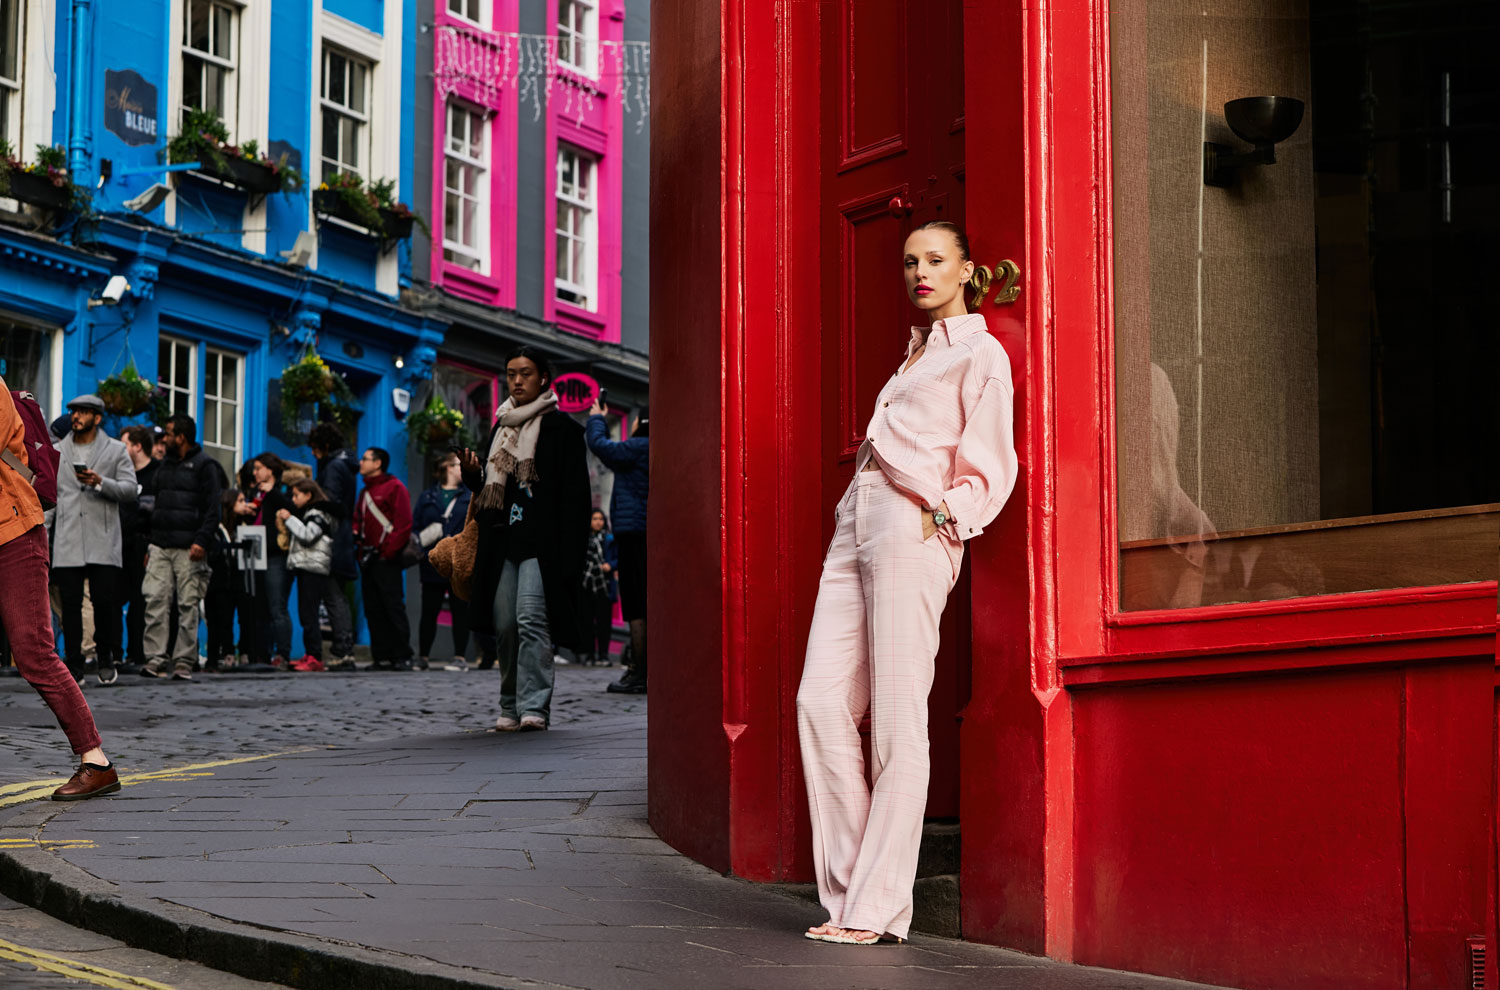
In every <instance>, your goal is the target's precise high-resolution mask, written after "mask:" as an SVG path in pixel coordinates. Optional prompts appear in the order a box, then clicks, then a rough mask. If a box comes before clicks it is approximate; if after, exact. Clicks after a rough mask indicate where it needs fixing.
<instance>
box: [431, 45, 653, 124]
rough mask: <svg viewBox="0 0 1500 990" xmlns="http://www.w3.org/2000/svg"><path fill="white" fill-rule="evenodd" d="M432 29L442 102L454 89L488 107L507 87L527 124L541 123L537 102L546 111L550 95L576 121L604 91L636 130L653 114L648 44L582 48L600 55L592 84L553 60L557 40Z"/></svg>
mask: <svg viewBox="0 0 1500 990" xmlns="http://www.w3.org/2000/svg"><path fill="white" fill-rule="evenodd" d="M433 27H434V28H435V30H436V44H435V46H434V48H435V53H434V58H433V62H434V70H433V79H434V81H435V82H436V84H437V87H438V91H439V93H440V94H441V95H442V96H443V98H444V99H446V98H447V97H448V96H450V95H452V94H453V93H454V92H455V91H457V90H458V89H459V88H460V87H472V88H473V90H474V91H475V95H476V96H477V97H478V98H479V99H480V100H481V101H483V102H484V103H486V104H489V105H491V106H494V105H495V104H498V103H499V101H500V96H501V94H502V93H503V92H504V91H505V90H506V89H507V88H513V89H515V90H516V91H517V94H516V95H517V100H518V102H519V103H520V104H522V105H524V104H525V103H526V102H527V101H528V100H529V101H530V103H531V112H532V119H533V120H540V119H541V115H542V104H543V103H546V104H548V105H549V106H550V105H551V104H552V100H553V98H554V94H556V95H557V97H558V98H559V99H561V100H562V101H563V102H562V107H561V109H562V112H563V113H564V114H568V115H572V116H573V117H574V118H575V119H576V120H577V121H578V122H579V123H582V122H583V120H584V117H585V116H586V115H587V114H588V113H590V112H591V111H592V110H593V109H594V106H595V96H596V95H604V94H605V93H609V94H610V95H612V96H613V97H614V98H615V99H618V100H619V101H620V108H621V110H623V111H624V113H625V114H626V115H631V114H633V115H634V116H635V129H636V131H637V132H639V131H641V130H642V129H643V128H644V127H645V126H646V121H647V119H649V117H650V115H651V42H649V41H600V40H597V39H593V40H589V41H587V42H584V44H587V45H590V46H593V47H595V48H596V49H597V52H598V59H599V74H598V77H597V78H591V77H589V76H587V75H586V74H584V73H582V72H580V71H579V70H578V69H576V68H574V67H573V66H570V65H568V64H567V63H565V62H563V61H562V60H561V59H559V57H558V44H559V42H558V37H557V35H555V34H525V33H522V32H519V31H485V30H481V29H479V28H465V27H461V26H459V25H456V24H437V25H433ZM574 43H575V44H577V43H578V42H577V41H576V40H574Z"/></svg>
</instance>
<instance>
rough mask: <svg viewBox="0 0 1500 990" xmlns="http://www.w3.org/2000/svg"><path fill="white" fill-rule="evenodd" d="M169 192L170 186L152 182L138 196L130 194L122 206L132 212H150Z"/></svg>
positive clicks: (170, 190) (163, 200)
mask: <svg viewBox="0 0 1500 990" xmlns="http://www.w3.org/2000/svg"><path fill="white" fill-rule="evenodd" d="M171 194H172V187H171V186H165V185H162V184H161V183H160V182H153V183H151V185H150V186H148V187H147V188H146V191H145V192H143V193H141V194H140V195H139V196H132V197H131V198H130V199H127V200H126V201H125V203H124V206H125V209H127V210H129V211H131V212H132V213H150V212H151V211H152V210H154V209H156V208H157V207H158V206H160V205H161V204H162V203H164V202H165V201H166V198H167V197H168V196H170V195H171Z"/></svg>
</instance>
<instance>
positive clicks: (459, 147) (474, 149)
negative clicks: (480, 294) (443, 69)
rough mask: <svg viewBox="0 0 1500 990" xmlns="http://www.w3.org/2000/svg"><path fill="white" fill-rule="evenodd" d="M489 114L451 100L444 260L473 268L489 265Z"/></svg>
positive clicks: (446, 163)
mask: <svg viewBox="0 0 1500 990" xmlns="http://www.w3.org/2000/svg"><path fill="white" fill-rule="evenodd" d="M486 130H487V128H486V127H485V115H484V112H483V111H480V110H474V109H472V108H470V107H468V106H465V105H464V104H461V103H449V104H448V142H447V145H446V146H445V150H444V164H445V171H444V179H443V260H445V261H450V262H452V263H453V264H456V265H462V266H463V267H464V268H468V269H471V270H473V271H477V272H482V271H483V270H484V269H485V260H486V255H487V254H488V253H489V251H488V248H489V234H488V232H487V231H486V226H487V225H486V223H485V220H486V219H487V218H488V216H489V206H488V203H489V170H488V165H487V162H488V159H489V153H488V148H487V142H486V140H485V132H486Z"/></svg>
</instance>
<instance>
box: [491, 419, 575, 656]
mask: <svg viewBox="0 0 1500 990" xmlns="http://www.w3.org/2000/svg"><path fill="white" fill-rule="evenodd" d="M497 429H499V424H498V423H497V424H496V425H495V426H493V427H491V428H490V435H489V439H488V440H487V441H486V442H485V445H484V447H483V448H481V449H480V451H479V455H480V458H481V461H482V460H483V458H484V457H485V455H486V454H488V452H489V450H490V447H491V446H492V445H493V444H494V442H495V431H496V430H497ZM536 474H537V481H536V485H535V490H536V500H535V502H534V505H535V507H536V511H537V513H538V518H537V539H538V542H539V543H540V545H541V547H542V551H541V553H539V554H538V555H537V563H538V564H540V565H541V569H542V587H543V590H544V591H545V593H546V596H547V621H548V625H550V626H551V627H552V643H553V645H554V646H566V647H568V648H569V649H572V648H573V647H575V646H576V645H577V642H578V618H577V613H578V585H579V582H580V581H581V580H582V578H583V566H584V558H585V555H586V553H587V551H588V533H589V527H588V521H589V510H590V509H591V508H592V507H593V497H592V495H591V494H590V492H589V469H588V462H587V459H586V458H585V447H584V443H583V427H581V426H579V425H578V424H577V423H575V422H574V421H573V419H572V417H570V416H568V415H567V414H566V413H560V412H557V411H556V410H553V411H552V412H549V413H546V414H545V415H543V417H542V428H541V435H540V436H539V437H538V438H537V444H536ZM464 483H465V484H466V485H468V486H469V489H470V490H471V491H473V492H475V493H476V494H477V493H478V492H479V491H480V490H481V489H483V487H484V475H483V473H482V472H481V473H478V474H472V473H469V472H465V474H464ZM475 521H476V522H477V523H478V525H479V550H478V554H477V555H476V557H475V561H474V577H473V580H472V582H471V585H470V598H469V601H470V604H471V605H472V607H471V608H470V609H469V628H470V629H471V630H473V631H475V632H482V633H494V632H495V619H494V612H495V610H494V608H493V604H494V601H495V591H496V589H497V588H498V587H499V585H500V572H501V571H502V570H503V569H504V568H505V538H506V533H507V529H508V527H507V519H506V514H505V511H504V510H503V509H481V510H479V512H478V514H477V515H476V516H475Z"/></svg>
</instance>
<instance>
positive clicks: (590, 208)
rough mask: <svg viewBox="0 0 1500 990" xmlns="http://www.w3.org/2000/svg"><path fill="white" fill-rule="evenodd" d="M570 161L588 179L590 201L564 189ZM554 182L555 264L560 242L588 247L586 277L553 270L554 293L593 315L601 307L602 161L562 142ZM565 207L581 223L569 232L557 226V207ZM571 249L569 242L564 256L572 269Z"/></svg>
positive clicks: (585, 184)
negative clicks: (600, 197)
mask: <svg viewBox="0 0 1500 990" xmlns="http://www.w3.org/2000/svg"><path fill="white" fill-rule="evenodd" d="M570 158H571V159H572V163H573V167H574V168H575V169H577V170H578V171H577V174H579V175H581V176H586V178H587V180H588V181H587V182H586V183H583V184H582V185H584V187H585V188H587V189H588V191H589V198H587V199H585V198H582V197H580V196H578V195H577V194H576V193H575V194H569V193H567V192H565V191H564V189H563V185H564V183H563V174H564V168H565V161H566V160H567V159H570ZM554 181H555V183H556V185H555V188H554V190H553V195H554V197H555V202H554V203H553V214H552V236H553V239H554V241H553V250H554V253H553V258H554V263H555V259H556V257H557V252H556V247H557V244H558V243H560V242H561V241H562V240H567V241H569V242H572V241H575V240H580V241H583V242H584V244H585V247H586V250H585V251H584V267H585V268H586V269H587V270H586V271H584V272H583V273H582V276H583V277H582V278H581V279H579V278H577V276H578V275H579V274H580V273H578V272H574V271H570V272H568V275H571V276H574V277H572V278H568V277H564V274H563V272H562V271H561V270H558V271H554V272H553V292H554V294H556V297H557V299H558V301H559V302H563V303H566V304H568V305H569V306H577V307H578V308H579V309H584V310H589V311H591V312H592V311H595V310H597V309H598V308H599V299H598V285H599V159H598V158H597V157H596V156H594V155H592V154H590V153H589V152H587V151H584V150H583V149H581V148H576V147H574V146H573V145H569V144H562V143H561V142H559V143H558V145H557V165H556V179H555V180H554ZM578 185H579V183H577V182H575V183H574V186H575V188H576V187H577V186H578ZM564 204H566V206H567V207H568V208H569V209H570V218H572V217H577V216H578V215H580V214H581V216H582V223H581V224H577V225H576V226H575V225H572V224H570V229H566V230H565V229H563V228H562V227H560V226H558V217H557V213H558V208H559V207H560V206H562V205H564ZM571 247H572V244H571V243H570V244H569V248H570V250H568V251H566V252H563V256H564V257H566V258H567V259H568V261H569V266H570V267H571V265H572V258H573V252H572V250H571ZM563 292H568V293H572V294H573V296H574V297H575V299H576V298H579V297H581V298H582V300H583V301H582V302H577V301H575V299H565V298H563V296H562V293H563Z"/></svg>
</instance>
